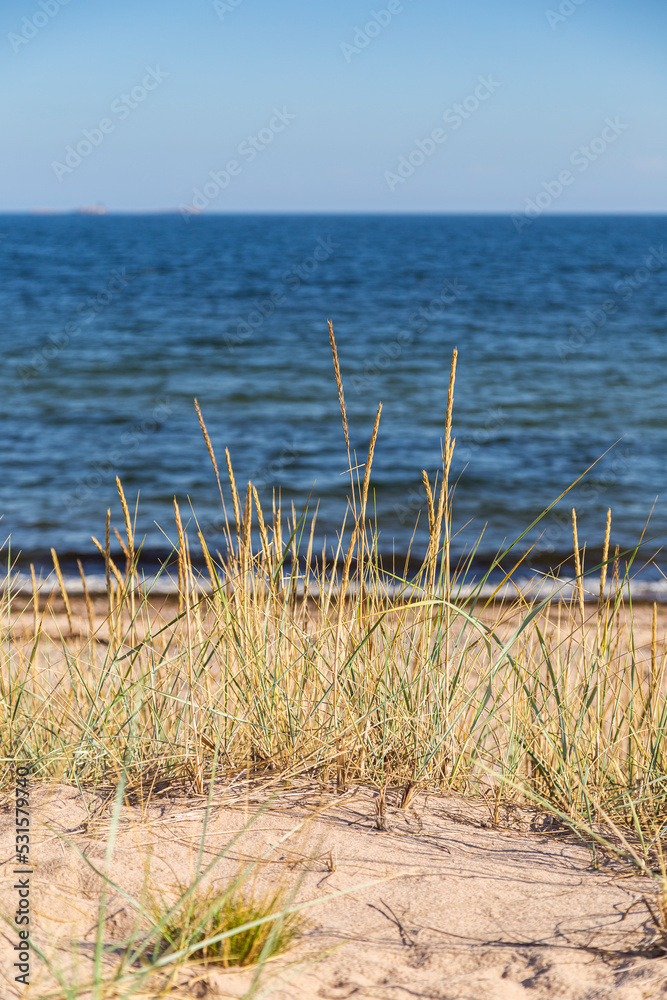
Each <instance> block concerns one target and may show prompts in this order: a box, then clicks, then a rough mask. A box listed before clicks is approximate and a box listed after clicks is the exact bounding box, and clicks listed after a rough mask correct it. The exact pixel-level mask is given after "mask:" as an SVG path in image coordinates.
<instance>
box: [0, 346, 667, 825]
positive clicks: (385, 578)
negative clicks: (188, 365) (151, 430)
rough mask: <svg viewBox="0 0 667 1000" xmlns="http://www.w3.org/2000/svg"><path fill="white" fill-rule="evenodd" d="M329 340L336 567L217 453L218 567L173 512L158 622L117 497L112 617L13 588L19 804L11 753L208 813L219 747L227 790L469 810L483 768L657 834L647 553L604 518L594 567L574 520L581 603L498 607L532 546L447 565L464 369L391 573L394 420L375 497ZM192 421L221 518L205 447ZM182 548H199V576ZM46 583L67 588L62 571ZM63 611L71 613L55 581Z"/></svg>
mask: <svg viewBox="0 0 667 1000" xmlns="http://www.w3.org/2000/svg"><path fill="white" fill-rule="evenodd" d="M330 337H331V347H332V354H333V360H334V374H335V378H336V382H337V387H338V393H339V401H340V407H341V417H342V421H343V430H344V438H345V447H346V457H347V462H348V469H349V475H350V490H351V495H350V502H349V505H348V509H347V513H346V517H345V522H344V524H343V526H342V527H341V531H340V534H339V538H338V541H337V545H336V550H335V552H334V553H327V552H325V553H324V557H323V558H322V559H319V560H318V559H315V558H314V556H313V539H314V537H315V530H316V519H317V512H316V510H315V511H310V510H308V509H306V510H304V511H303V512H299V511H294V510H293V509H292V510H291V511H289V512H288V513H287V514H285V512H284V511H283V510H282V507H281V501H280V497H275V496H274V498H273V504H272V508H271V509H266V508H265V507H263V505H262V502H261V498H260V496H259V494H258V492H257V490H256V489H254V488H253V486H252V484H249V485H248V487H247V489H246V490H245V497H244V502H243V503H242V502H241V499H240V494H239V491H238V488H237V483H236V479H235V475H234V469H233V463H232V458H231V455H230V454H229V451H226V452H225V459H226V467H227V475H228V487H227V489H228V495H229V497H230V498H231V510H232V511H233V524H231V523H229V522H227V515H226V512H225V515H224V517H225V524H226V532H225V533H226V541H227V546H226V551H225V553H224V555H220V554H214V553H213V552H212V551H211V549H210V548H209V547H208V546H207V542H206V539H205V537H204V535H203V533H202V532H201V531H200V530H199V529H198V527H197V525H196V520H194V521H193V520H189V519H188V518H185V517H183V515H182V513H181V510H180V508H179V506H178V504H175V506H174V516H175V521H176V538H177V541H176V543H175V545H174V556H175V557H176V560H177V565H178V587H177V591H178V596H177V599H176V600H175V601H172V602H167V603H165V601H164V600H163V599H162V598H158V597H157V596H156V594H155V593H154V592H153V590H152V587H151V583H150V582H149V581H146V580H142V578H141V572H140V565H141V564H140V546H137V545H136V544H135V540H134V529H133V526H132V521H131V518H130V505H129V503H128V501H127V500H126V498H125V494H124V493H123V488H122V484H120V483H119V484H118V490H119V496H120V498H121V506H122V511H123V522H124V528H125V537H124V539H123V544H124V546H125V553H124V554H125V559H126V567H125V573H122V572H121V571H120V570H119V568H118V566H117V565H116V561H115V559H114V556H113V555H112V551H111V520H110V514H109V513H107V518H106V524H105V540H104V544H101V543H100V542H98V541H97V540H95V544H96V546H97V547H98V549H99V551H100V553H101V554H102V556H103V558H104V562H105V573H106V591H107V592H106V596H105V601H104V605H103V604H102V602H101V600H99V599H98V600H94V601H91V603H90V604H87V605H85V604H84V603H83V602H80V604H81V606H80V607H79V608H78V609H77V607H76V602H75V605H74V606H72V601H71V596H70V598H69V614H68V611H67V604H65V605H64V608H65V616H64V618H63V616H62V614H61V612H60V610H59V608H60V605H58V604H57V597H54V596H53V595H52V594H51V587H52V584H53V581H52V580H51V579H47V580H46V581H44V582H43V583H42V584H41V585H39V584H38V583H37V581H36V580H35V577H34V574H33V593H32V597H29V596H27V597H22V598H21V599H20V600H19V599H18V598H17V597H16V596H15V595H14V596H13V604H12V606H11V608H10V600H11V599H12V588H11V586H10V585H9V584H8V586H7V587H6V588H5V590H4V596H3V598H2V600H3V601H4V602H5V608H4V609H2V611H3V613H2V616H1V618H2V623H3V624H2V629H3V637H2V638H3V642H2V645H1V647H0V657H1V661H0V739H1V740H2V756H3V758H4V761H5V771H4V781H5V783H7V782H9V780H10V769H9V762H10V759H12V758H16V756H19V755H20V756H21V758H22V759H27V760H29V761H32V762H33V765H34V769H35V778H36V779H38V778H44V779H47V778H49V779H52V778H57V779H59V780H61V781H67V782H75V783H78V784H86V785H90V786H96V787H98V788H104V787H108V788H110V789H114V788H116V786H117V782H118V776H119V774H120V772H121V770H123V771H124V773H126V774H127V782H128V790H129V791H130V792H131V790H132V789H133V788H135V789H137V788H141V789H145V788H147V787H150V788H154V787H156V786H158V785H159V786H161V787H165V786H166V785H167V784H169V783H171V784H173V785H174V786H181V787H183V788H188V789H190V790H192V791H194V792H195V793H197V794H203V793H204V791H205V788H206V782H207V781H208V780H209V779H210V777H211V774H212V766H213V765H212V750H211V749H210V748H211V747H216V748H218V752H219V758H220V761H221V763H222V764H223V765H224V768H225V770H226V771H227V772H229V773H233V772H242V771H244V772H248V771H250V772H253V773H259V772H261V773H263V774H267V773H270V774H273V775H275V776H276V777H277V778H278V777H280V776H282V777H284V778H285V779H288V778H289V777H290V776H293V775H296V774H301V775H303V774H308V775H311V776H312V778H313V780H317V781H320V782H324V783H327V782H332V783H334V784H335V785H336V786H337V787H338V788H339V789H340V790H342V789H343V788H345V787H347V785H349V782H350V781H363V782H369V783H373V784H375V785H376V786H377V787H378V788H383V787H385V786H386V785H387V784H395V785H397V786H398V785H400V786H402V787H407V786H408V785H410V787H417V786H418V787H432V788H448V789H451V790H454V791H457V792H461V793H465V794H475V793H478V792H480V793H481V792H482V791H483V790H484V789H485V788H487V786H488V774H489V769H491V770H492V771H493V773H494V774H495V775H496V776H497V785H496V786H495V788H494V795H508V796H510V797H512V798H513V799H514V800H515V801H519V800H520V799H521V797H522V795H525V796H526V797H527V800H528V799H530V796H531V795H535V794H537V795H539V796H540V800H541V801H544V802H547V803H550V804H551V806H552V807H553V808H554V809H557V810H559V811H560V812H561V813H564V814H566V815H568V816H571V817H580V818H581V819H582V820H585V821H586V822H590V823H593V822H595V821H596V817H598V818H599V817H601V816H603V815H604V816H607V817H610V818H611V820H612V821H613V822H614V823H616V824H618V825H619V826H624V827H626V828H628V829H630V830H631V831H633V835H634V833H635V832H636V824H637V822H639V823H640V825H643V826H645V827H646V828H647V829H648V828H649V826H651V828H653V827H655V826H656V825H657V826H658V827H661V825H662V824H664V823H665V821H666V820H667V795H666V791H667V786H666V783H665V778H664V775H665V767H666V765H667V755H666V751H667V744H666V742H665V725H666V724H667V707H666V704H665V700H664V697H663V693H662V685H663V681H664V671H665V649H664V641H663V639H662V637H661V635H660V634H659V629H658V619H657V616H656V618H655V620H654V624H653V629H652V633H653V638H652V641H651V651H650V655H649V656H646V655H644V654H642V653H641V650H640V649H639V648H638V644H637V642H636V641H635V632H636V627H635V621H634V619H635V617H636V616H635V614H634V609H633V606H632V602H631V600H630V599H629V596H628V595H629V582H630V576H631V573H632V572H633V569H632V567H633V562H634V559H635V555H636V553H635V552H625V553H622V552H620V551H619V550H618V547H616V548H615V551H614V555H613V556H612V555H610V553H611V552H612V539H611V520H610V515H609V518H608V520H607V525H606V532H605V542H604V552H603V559H602V562H601V563H600V564H599V565H597V566H591V567H584V565H583V562H582V559H581V551H582V550H581V548H580V545H579V539H578V536H577V525H576V515H575V514H573V532H574V538H573V542H574V576H575V586H574V595H575V600H574V603H570V602H567V601H564V600H561V598H560V596H559V595H558V593H557V594H556V596H555V597H549V598H547V599H545V600H538V599H536V598H534V597H531V596H529V595H527V594H522V593H521V592H520V590H519V589H517V594H516V598H515V599H514V600H513V601H509V600H505V601H503V602H500V601H499V600H493V599H490V598H488V597H487V596H486V595H487V592H488V591H487V589H485V588H486V586H487V584H488V583H489V580H490V574H491V572H492V570H494V571H497V570H502V575H503V577H504V580H503V582H505V583H506V582H508V581H510V582H511V581H513V580H514V579H515V573H516V570H517V569H518V568H519V567H520V566H521V565H522V559H523V558H524V556H525V551H523V550H521V546H522V545H523V539H524V537H525V535H526V532H527V531H528V529H526V532H523V533H522V534H521V535H520V536H519V538H518V539H516V540H515V542H514V543H512V545H509V546H508V547H506V548H505V549H503V551H501V552H499V553H498V556H497V558H496V560H495V561H494V563H493V565H492V567H491V569H489V571H488V572H487V573H485V574H483V575H482V576H481V577H480V578H477V579H476V580H474V581H473V579H472V569H471V566H472V558H473V556H474V550H473V552H469V553H468V554H467V555H466V557H465V558H463V559H462V560H461V561H460V562H459V563H458V564H457V565H453V562H452V558H451V543H452V516H453V515H452V510H453V507H452V491H451V485H450V473H451V466H452V456H453V453H454V445H455V442H454V439H453V437H452V426H453V424H452V421H453V415H452V414H453V398H454V382H455V375H456V360H457V359H456V353H454V356H453V358H452V365H451V371H450V381H449V391H448V396H447V400H446V407H445V434H444V442H443V466H442V472H441V476H440V477H439V482H436V483H434V484H431V483H430V482H429V480H428V477H427V476H426V475H425V474H424V486H425V504H426V506H427V509H428V518H429V545H428V551H427V554H426V558H425V559H424V562H423V564H422V565H421V568H420V569H419V570H418V571H417V572H416V573H414V574H410V573H409V572H408V570H407V564H406V567H405V568H404V569H403V570H402V571H400V570H396V568H395V567H392V566H388V565H386V564H384V565H383V563H382V560H381V559H380V557H379V555H378V537H377V525H376V523H375V519H374V518H373V517H371V516H369V512H370V511H371V510H372V463H373V456H374V452H375V449H376V445H377V442H378V441H379V440H380V437H381V426H380V418H381V409H380V408H378V411H377V415H376V419H375V423H374V427H373V430H372V433H371V437H370V441H369V447H368V452H367V458H366V462H365V465H364V466H363V480H361V479H360V476H359V475H357V476H356V478H355V475H354V467H353V463H354V464H356V459H354V456H353V455H352V450H351V446H350V434H349V426H348V417H347V411H346V407H345V398H344V393H343V382H342V375H341V371H340V364H339V361H338V353H337V349H336V343H335V338H334V335H333V328H332V327H331V328H330ZM197 412H198V418H199V421H200V424H201V428H202V432H203V434H204V440H205V446H206V450H207V451H208V456H209V458H210V460H211V462H212V464H213V468H214V471H215V475H216V480H217V482H218V486H219V489H220V494H221V502H222V503H223V510H224V502H225V490H223V486H222V484H221V482H220V476H219V473H218V465H217V460H216V457H215V451H214V446H213V442H212V441H211V438H210V436H209V434H208V431H207V430H206V424H205V422H204V415H203V414H202V412H201V409H199V407H198V410H197ZM567 492H568V491H567V490H566V491H564V493H563V496H564V495H565V493H567ZM554 502H555V501H554ZM552 506H553V505H551V506H550V507H549V508H548V510H550V509H551V507H552ZM545 513H546V512H545ZM539 520H540V519H539V518H537V519H536V520H535V521H534V522H533V525H531V527H534V526H535V525H537V524H538V522H539ZM192 524H194V527H192ZM253 525H255V528H253ZM191 544H192V545H195V544H199V546H200V548H201V551H202V564H203V566H204V567H205V568H204V570H203V571H202V572H200V571H199V570H198V569H197V567H196V565H195V564H194V563H193V559H192V556H191V548H190V546H191ZM295 552H296V553H297V555H298V558H295ZM304 553H305V556H306V557H305V559H304ZM590 561H591V560H590V559H589V562H590ZM54 565H55V567H56V573H57V572H58V564H57V557H56V559H54ZM508 567H509V568H508ZM610 568H611V587H607V586H606V579H607V575H608V569H610ZM166 573H167V569H166V568H165V569H164V570H163V572H162V574H161V575H162V576H165V575H166ZM584 573H589V574H591V575H593V574H595V575H598V574H599V575H600V577H601V581H600V586H599V590H598V594H597V607H596V605H595V603H593V604H592V605H588V604H587V603H585V601H584V596H585V595H584ZM61 576H62V575H61ZM82 578H83V579H84V582H85V574H82ZM552 582H553V585H554V588H555V590H556V591H558V590H559V588H561V589H562V588H563V586H564V584H563V582H562V581H561V582H559V581H558V580H556V579H555V578H554V580H553V581H552ZM498 586H500V585H498ZM59 590H60V592H61V594H62V602H64V601H65V596H66V590H65V586H64V582H62V580H61V581H60V586H59ZM497 590H498V587H496V592H497ZM91 604H92V607H91ZM587 607H591V614H590V615H588V617H587ZM47 609H48V616H47V617H46V618H45V617H44V615H45V613H46V611H47ZM54 609H55V611H54ZM84 614H85V615H86V616H87V621H86V624H85V627H83V626H82V625H81V618H82V616H83V615H84ZM47 625H48V627H47ZM498 789H500V791H498ZM521 789H523V792H522V791H521Z"/></svg>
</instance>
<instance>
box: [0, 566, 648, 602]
mask: <svg viewBox="0 0 667 1000" xmlns="http://www.w3.org/2000/svg"><path fill="white" fill-rule="evenodd" d="M286 577H287V574H286ZM64 582H65V588H66V590H67V593H68V594H71V595H83V583H82V581H81V578H80V577H79V576H66V577H64ZM37 586H38V589H39V593H40V594H41V595H42V596H44V597H46V596H50V595H54V596H57V595H58V594H59V593H60V587H59V584H58V580H57V578H56V576H55V573H51V574H50V575H49V576H47V577H46V578H40V579H38V581H37ZM86 586H87V588H88V592H89V594H90V595H91V596H99V595H100V594H106V577H105V576H104V574H102V573H91V574H90V575H86ZM11 589H12V593H13V594H15V595H17V596H19V595H20V596H21V597H29V596H30V595H31V594H32V582H31V580H30V577H29V576H28V574H26V573H21V572H18V573H15V574H14V575H13V576H12V587H11ZM141 589H142V590H143V592H144V593H147V594H152V595H155V596H160V597H168V596H170V595H172V594H177V593H178V582H177V579H173V578H172V577H171V576H170V575H168V574H166V573H161V574H157V575H155V576H146V577H143V578H141ZM296 589H297V593H298V594H303V593H304V592H305V587H304V581H303V578H302V577H299V579H298V580H297V584H296ZM358 589H359V584H358V582H357V581H352V582H351V583H350V585H349V587H348V593H349V594H350V595H354V594H356V593H358ZM382 589H383V592H384V593H385V594H386V595H387V597H391V598H397V597H403V598H412V599H415V598H420V597H426V593H425V591H424V590H423V589H421V588H419V587H415V586H411V585H410V584H398V583H396V582H394V581H391V580H387V581H385V583H384V585H383V588H382ZM195 590H196V591H197V592H198V593H200V594H207V593H210V592H211V590H212V588H211V584H210V581H209V580H208V579H207V578H206V577H204V576H200V577H199V578H198V579H196V581H195ZM267 590H268V588H267ZM336 590H337V587H334V594H335V593H336ZM599 590H600V578H599V576H597V577H596V576H586V577H585V579H584V600H585V601H597V599H598V594H599ZM605 591H606V594H607V596H608V597H609V596H610V595H611V594H612V592H613V584H612V583H611V582H610V581H609V579H607V586H606V588H605ZM307 592H308V595H309V596H311V597H313V598H315V597H318V596H319V587H318V586H317V584H316V583H315V582H313V583H312V584H311V583H309V585H308V588H307ZM623 593H624V595H625V596H626V597H627V596H630V597H631V598H632V600H633V601H651V602H653V601H655V602H656V603H660V604H664V603H667V579H660V580H642V579H633V580H631V581H626V582H625V583H624V585H623ZM519 594H521V597H522V599H523V600H529V601H542V600H546V599H547V598H551V599H552V600H562V601H571V600H576V586H575V580H574V579H573V578H570V577H567V578H566V577H562V578H560V579H559V580H554V579H553V577H546V576H542V575H538V574H535V575H533V576H531V577H517V578H516V580H514V581H513V582H507V583H504V584H503V585H502V586H501V587H498V584H496V583H492V582H487V583H485V584H483V585H482V586H480V585H479V584H478V583H477V584H476V583H474V582H472V583H463V584H461V585H459V586H457V587H455V588H453V590H452V599H453V600H460V599H466V598H470V597H473V596H477V597H478V598H481V599H483V600H488V599H489V598H490V597H494V596H495V599H496V600H502V601H513V600H516V599H517V597H518V596H519Z"/></svg>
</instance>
